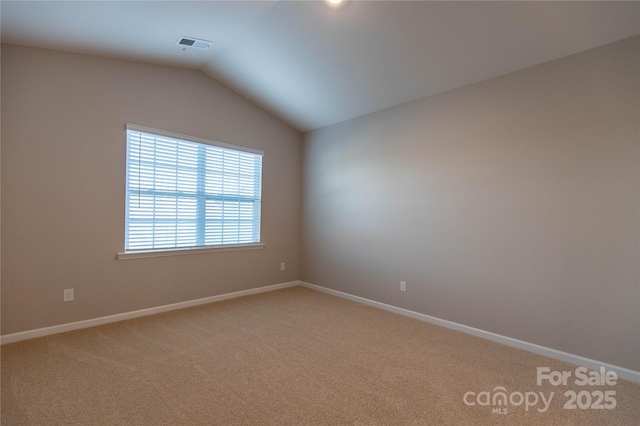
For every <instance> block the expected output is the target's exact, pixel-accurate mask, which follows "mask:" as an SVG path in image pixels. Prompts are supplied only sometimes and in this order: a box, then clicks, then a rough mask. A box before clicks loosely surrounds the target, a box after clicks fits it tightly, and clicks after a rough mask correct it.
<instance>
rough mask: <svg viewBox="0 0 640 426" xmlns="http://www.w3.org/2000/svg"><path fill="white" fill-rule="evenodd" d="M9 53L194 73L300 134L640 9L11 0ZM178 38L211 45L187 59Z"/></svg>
mask: <svg viewBox="0 0 640 426" xmlns="http://www.w3.org/2000/svg"><path fill="white" fill-rule="evenodd" d="M0 7H1V36H2V42H3V43H13V44H23V45H30V46H38V47H45V48H52V49H59V50H67V51H75V52H85V53H92V54H97V55H102V56H111V57H118V58H125V59H133V60H138V61H145V62H154V63H162V64H170V65H178V66H183V67H189V68H198V69H201V70H203V71H204V72H206V73H208V74H210V75H211V76H212V77H214V78H216V79H218V80H220V81H222V82H224V83H225V84H226V85H228V86H230V87H231V88H233V89H234V90H235V91H237V92H239V93H241V94H242V95H244V96H245V97H247V98H249V99H250V100H252V101H253V102H255V103H256V104H258V105H260V106H262V107H263V108H265V109H267V110H268V111H270V112H272V113H273V114H275V115H276V116H278V117H280V118H281V119H283V120H284V121H286V122H287V123H289V124H291V125H292V126H293V127H295V128H297V129H298V130H301V131H306V130H311V129H316V128H319V127H323V126H326V125H330V124H333V123H337V122H340V121H344V120H347V119H349V118H352V117H357V116H360V115H363V114H367V113H369V112H373V111H377V110H380V109H384V108H387V107H390V106H393V105H397V104H401V103H404V102H408V101H411V100H415V99H419V98H422V97H425V96H429V95H433V94H436V93H440V92H444V91H446V90H450V89H453V88H456V87H461V86H464V85H467V84H471V83H474V82H477V81H481V80H485V79H487V78H491V77H495V76H498V75H501V74H505V73H509V72H512V71H515V70H519V69H522V68H526V67H529V66H532V65H536V64H539V63H543V62H547V61H550V60H553V59H556V58H560V57H562V56H566V55H570V54H572V53H576V52H580V51H582V50H586V49H590V48H593V47H597V46H601V45H603V44H607V43H611V42H614V41H617V40H621V39H623V38H627V37H631V36H633V35H637V34H640V3H639V2H612V1H602V2H594V1H591V2H587V1H570V2H556V1H544V2H538V1H536V2H534V1H529V2H515V1H513V2H484V1H473V2H458V1H448V2H428V1H409V2H403V1H349V2H347V3H346V4H345V5H344V6H343V7H341V8H338V9H334V8H331V7H329V6H328V5H327V4H326V3H325V2H322V1H297V2H291V1H258V2H249V1H227V2H224V1H214V2H212V1H196V2H184V1H179V2H167V1H158V2H156V1H138V2H133V1H103V2H91V1H81V2H59V1H44V2H42V1H33V2H32V1H6V0H3V1H2V3H1V4H0ZM180 36H189V37H196V38H201V39H205V40H211V41H213V45H212V47H211V48H210V49H208V50H205V51H202V50H195V49H191V48H189V49H187V50H182V48H181V47H179V46H177V45H176V41H177V40H178V37H180Z"/></svg>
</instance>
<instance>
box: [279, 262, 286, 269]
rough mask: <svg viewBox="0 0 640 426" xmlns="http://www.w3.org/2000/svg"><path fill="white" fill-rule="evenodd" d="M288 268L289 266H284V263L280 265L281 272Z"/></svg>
mask: <svg viewBox="0 0 640 426" xmlns="http://www.w3.org/2000/svg"><path fill="white" fill-rule="evenodd" d="M286 268H287V265H285V264H284V262H282V263H281V264H280V270H281V271H284V270H285V269H286Z"/></svg>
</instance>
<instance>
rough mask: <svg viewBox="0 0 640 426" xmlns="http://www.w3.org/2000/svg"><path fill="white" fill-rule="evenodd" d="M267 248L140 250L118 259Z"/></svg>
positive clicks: (231, 247) (218, 247)
mask: <svg viewBox="0 0 640 426" xmlns="http://www.w3.org/2000/svg"><path fill="white" fill-rule="evenodd" d="M264 247H265V244H263V243H251V244H233V245H232V244H228V245H224V246H211V247H186V248H179V249H170V250H147V251H144V250H140V251H130V252H125V253H118V254H117V256H116V258H117V259H118V260H130V259H143V258H146V257H164V256H180V255H183V254H201V253H211V252H216V251H240V250H262V249H263V248H264Z"/></svg>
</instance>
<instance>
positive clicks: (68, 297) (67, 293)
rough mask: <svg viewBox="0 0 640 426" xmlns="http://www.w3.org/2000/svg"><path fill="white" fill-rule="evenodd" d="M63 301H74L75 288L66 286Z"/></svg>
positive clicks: (63, 291)
mask: <svg viewBox="0 0 640 426" xmlns="http://www.w3.org/2000/svg"><path fill="white" fill-rule="evenodd" d="M62 301H63V302H73V289H72V288H65V289H64V290H62Z"/></svg>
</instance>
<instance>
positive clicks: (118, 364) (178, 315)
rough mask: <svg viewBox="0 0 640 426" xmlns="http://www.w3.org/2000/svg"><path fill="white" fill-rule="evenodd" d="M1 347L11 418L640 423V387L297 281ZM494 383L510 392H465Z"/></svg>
mask: <svg viewBox="0 0 640 426" xmlns="http://www.w3.org/2000/svg"><path fill="white" fill-rule="evenodd" d="M1 356H2V358H1V361H2V364H1V367H2V373H1V379H2V383H1V404H2V408H1V420H2V425H6V426H9V425H436V424H438V425H440V424H451V425H458V424H460V425H485V424H486V425H494V424H532V425H533V424H535V425H538V424H540V425H554V424H559V425H560V424H562V425H578V424H579V425H588V424H594V425H616V424H620V425H640V385H637V384H633V383H630V382H626V381H623V380H618V382H617V385H615V386H594V387H588V386H587V387H585V386H575V385H572V386H562V385H560V386H557V387H553V386H550V385H544V386H538V385H537V384H536V368H537V367H542V366H548V367H550V368H551V370H558V371H562V370H566V371H572V372H573V371H575V368H576V366H573V365H570V364H566V363H562V362H559V361H555V360H552V359H549V358H545V357H542V356H539V355H535V354H532V353H528V352H525V351H521V350H518V349H514V348H510V347H506V346H503V345H500V344H497V343H493V342H489V341H486V340H483V339H480V338H476V337H472V336H469V335H466V334H463V333H459V332H456V331H452V330H448V329H444V328H440V327H437V326H433V325H430V324H426V323H423V322H420V321H417V320H413V319H410V318H406V317H403V316H399V315H396V314H392V313H389V312H386V311H382V310H378V309H375V308H372V307H368V306H364V305H360V304H357V303H354V302H351V301H347V300H344V299H340V298H337V297H334V296H330V295H326V294H324V293H320V292H317V291H313V290H309V289H307V288H303V287H293V288H289V289H284V290H279V291H274V292H269V293H262V294H258V295H253V296H248V297H243V298H239V299H233V300H227V301H224V302H218V303H213V304H209V305H203V306H198V307H194V308H189V309H183V310H179V311H173V312H168V313H164V314H159V315H155V316H151V317H144V318H138V319H135V320H129V321H123V322H119V323H114V324H108V325H104V326H99V327H95V328H91V329H84V330H78V331H73V332H69V333H64V334H59V335H54V336H48V337H43V338H39V339H33V340H29V341H24V342H18V343H13V344H8V345H4V346H2V348H1ZM570 383H573V380H570ZM498 386H501V387H503V388H504V389H505V391H506V394H507V395H509V396H511V397H512V400H513V402H514V404H511V403H510V402H509V401H507V403H508V404H509V405H507V406H504V405H503V406H498V405H496V406H493V405H488V406H481V405H477V404H476V405H475V406H468V405H466V404H465V403H464V401H463V398H464V395H465V393H467V392H475V394H476V395H478V394H480V392H483V391H486V392H489V393H490V395H493V393H494V390H495V388H496V387H498ZM498 390H500V389H498ZM498 390H497V391H498ZM570 390H573V391H575V392H576V393H578V392H580V391H585V390H586V391H588V393H589V394H590V395H589V398H591V393H592V392H595V391H602V392H604V391H613V392H615V403H616V406H615V408H613V409H591V408H584V409H580V408H576V409H573V410H569V409H565V408H564V404H565V403H566V402H567V400H568V397H567V396H565V392H567V391H570ZM497 391H496V392H497ZM514 392H521V393H522V395H525V394H526V392H537V393H539V392H542V393H543V394H544V396H545V398H547V399H548V398H549V395H550V393H551V392H554V396H553V399H552V400H551V403H550V407H549V409H548V411H546V412H539V411H538V409H542V407H543V403H542V402H538V404H537V405H535V406H532V407H530V408H529V409H528V411H527V410H526V408H525V405H524V404H522V405H517V404H516V403H518V402H519V400H520V397H519V396H518V394H517V393H516V394H514ZM469 396H470V395H468V398H467V400H468V401H470V402H473V401H477V399H475V398H473V397H469ZM528 397H529V398H530V400H531V401H532V402H533V396H532V395H531V394H529V396H528ZM483 398H484V396H481V398H480V399H481V401H484V399H483ZM597 398H598V396H597V393H596V394H595V397H594V401H595V400H596V399H597ZM594 401H592V402H594ZM581 402H582V405H583V407H584V406H586V405H585V404H586V402H587V396H583V397H582V401H581ZM494 408H503V409H504V408H506V409H507V414H497V413H496V414H493V413H492V411H493V409H494Z"/></svg>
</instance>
